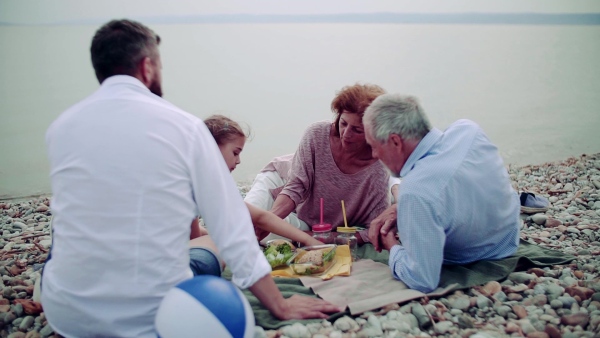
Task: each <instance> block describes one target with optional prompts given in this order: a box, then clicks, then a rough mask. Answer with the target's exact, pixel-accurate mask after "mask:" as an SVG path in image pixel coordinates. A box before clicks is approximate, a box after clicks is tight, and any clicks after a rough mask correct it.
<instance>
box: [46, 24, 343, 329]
mask: <svg viewBox="0 0 600 338" xmlns="http://www.w3.org/2000/svg"><path fill="white" fill-rule="evenodd" d="M159 42H160V38H159V37H158V36H157V35H156V34H155V33H154V32H152V31H151V30H150V29H148V28H147V27H145V26H144V25H142V24H139V23H137V22H133V21H129V20H118V21H116V20H115V21H111V22H109V23H107V24H105V25H104V26H102V27H101V28H100V29H99V30H98V31H97V32H96V34H95V36H94V38H93V40H92V46H91V54H92V63H93V66H94V69H95V71H96V77H97V78H98V80H99V82H100V83H101V86H100V88H99V89H98V90H97V91H96V92H95V93H93V94H92V95H91V96H89V97H88V98H86V99H84V100H83V101H81V102H79V103H78V104H76V105H75V106H73V107H71V108H69V109H68V110H67V111H65V112H64V113H63V114H61V115H60V116H59V117H58V119H57V120H56V121H54V122H53V123H52V125H51V126H50V127H49V129H48V131H47V134H46V143H47V149H48V157H49V161H50V170H51V173H50V176H51V183H52V192H53V196H52V204H51V205H52V212H53V215H54V218H53V231H54V237H53V247H52V251H51V258H50V259H49V260H48V262H47V263H46V266H45V268H44V272H43V277H42V304H43V306H44V310H45V313H46V316H47V318H48V321H49V322H50V324H51V325H52V327H53V328H54V329H55V331H56V332H58V333H59V334H61V335H63V336H65V337H97V336H103V337H105V336H106V337H156V332H155V330H154V325H153V324H154V317H155V314H156V310H157V308H158V306H159V304H160V302H161V299H162V297H163V296H164V295H165V294H166V292H167V291H168V290H169V289H171V288H172V287H173V286H174V285H176V284H178V283H179V282H181V281H183V280H185V279H188V278H190V277H192V272H191V270H190V268H189V265H188V263H189V256H188V241H189V239H190V225H191V223H192V221H193V220H194V219H195V218H196V217H197V215H198V214H202V216H203V218H204V219H205V221H206V224H207V226H208V228H209V230H210V233H211V236H212V238H213V239H214V241H215V243H216V246H217V248H218V250H219V252H220V255H221V257H222V258H223V259H224V261H225V262H226V263H227V265H228V266H229V267H230V268H231V270H232V272H233V279H232V280H233V282H234V283H235V284H237V285H238V286H239V287H241V288H249V289H250V291H252V292H253V293H254V294H255V295H256V296H257V298H258V299H260V301H261V302H262V303H263V304H264V305H265V306H266V307H267V308H268V309H269V310H270V311H271V312H272V313H273V314H274V315H275V316H276V317H278V318H280V319H293V318H296V319H300V318H325V317H327V315H326V313H328V312H335V311H339V310H340V309H338V308H337V307H335V306H333V305H331V304H329V303H327V302H325V301H323V300H320V299H316V298H308V297H300V296H294V297H291V298H288V299H284V298H283V296H282V295H281V293H280V292H279V290H278V289H277V286H276V285H275V283H274V282H273V279H272V278H271V275H270V271H271V270H270V267H269V264H268V263H267V261H266V259H265V257H264V255H263V254H262V252H261V251H260V248H259V247H258V244H257V242H256V238H255V236H254V232H253V227H252V222H251V220H250V216H249V213H248V209H247V208H246V207H245V205H244V202H243V200H242V197H241V196H240V194H239V192H238V190H237V187H236V185H235V182H234V181H233V179H232V177H231V175H230V174H229V171H228V169H227V167H226V165H225V163H224V161H223V157H222V155H221V154H220V152H219V149H218V147H217V145H216V143H215V141H214V139H213V137H212V136H211V135H210V133H209V131H208V129H207V128H206V126H205V125H204V123H203V122H202V121H201V120H200V119H198V118H196V117H194V116H193V115H190V114H188V113H186V112H184V111H182V110H180V109H178V108H177V107H175V106H174V105H172V104H170V103H169V102H167V101H165V100H163V99H162V98H161V97H160V96H161V95H162V88H161V61H160V55H159V52H158V44H159Z"/></svg>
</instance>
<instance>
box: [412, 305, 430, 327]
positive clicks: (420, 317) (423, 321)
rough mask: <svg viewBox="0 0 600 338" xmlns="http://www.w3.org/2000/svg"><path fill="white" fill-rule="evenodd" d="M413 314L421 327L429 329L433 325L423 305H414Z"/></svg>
mask: <svg viewBox="0 0 600 338" xmlns="http://www.w3.org/2000/svg"><path fill="white" fill-rule="evenodd" d="M412 314H413V315H414V316H415V317H417V321H418V322H419V327H421V328H427V327H428V326H429V325H431V319H430V318H429V315H427V312H425V308H423V305H421V304H418V303H417V304H414V305H413V307H412Z"/></svg>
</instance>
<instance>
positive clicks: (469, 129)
mask: <svg viewBox="0 0 600 338" xmlns="http://www.w3.org/2000/svg"><path fill="white" fill-rule="evenodd" d="M363 123H364V126H365V134H366V140H367V142H368V143H369V144H370V145H371V147H372V151H373V157H376V158H379V160H380V161H381V162H383V163H384V164H385V165H386V166H387V167H388V168H389V169H390V171H391V172H392V175H395V176H399V177H402V184H401V186H400V191H399V195H398V203H397V214H398V216H397V224H396V227H395V228H394V227H393V225H391V226H388V225H387V224H383V223H381V224H375V225H374V226H372V227H371V228H370V229H369V237H370V240H371V242H372V243H373V244H374V245H375V248H376V249H377V250H378V251H381V249H382V248H383V249H386V250H389V251H390V258H389V265H390V268H391V270H392V274H393V275H394V277H395V278H397V279H399V280H401V281H402V282H404V283H405V284H406V285H407V286H409V287H410V288H411V289H416V290H419V291H422V292H430V291H432V290H434V289H435V288H437V286H438V283H439V280H440V273H441V268H442V264H467V263H471V262H475V261H478V260H483V259H501V258H504V257H507V256H510V255H512V254H513V253H515V251H516V250H517V246H518V244H519V228H520V220H519V207H520V204H519V200H518V196H517V194H516V193H515V191H514V190H513V189H512V186H511V184H510V180H509V177H508V173H507V171H506V169H505V168H504V164H503V162H502V158H500V155H499V154H498V149H497V148H496V146H494V145H493V144H492V143H491V142H490V140H489V138H488V137H487V136H486V135H485V133H484V132H483V130H482V129H481V128H480V127H479V126H478V125H477V124H475V123H474V122H472V121H469V120H458V121H456V122H454V123H453V124H451V125H450V126H449V127H448V128H447V129H446V130H445V131H441V130H439V129H436V128H432V127H431V124H430V123H429V120H428V119H427V116H426V115H425V113H424V112H423V108H422V107H421V106H420V104H419V103H418V100H417V99H416V98H415V97H412V96H404V95H399V94H385V95H382V96H379V97H378V98H377V99H376V100H375V101H373V103H372V104H371V105H370V106H369V108H368V109H367V110H366V112H365V115H364V117H363ZM396 232H397V234H398V237H399V239H400V241H398V239H396V236H395V234H396ZM400 242H401V243H400Z"/></svg>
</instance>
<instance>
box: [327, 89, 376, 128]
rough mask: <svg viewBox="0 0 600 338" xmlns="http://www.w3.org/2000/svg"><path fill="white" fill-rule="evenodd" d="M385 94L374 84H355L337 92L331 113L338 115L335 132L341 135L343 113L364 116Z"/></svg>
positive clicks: (332, 102)
mask: <svg viewBox="0 0 600 338" xmlns="http://www.w3.org/2000/svg"><path fill="white" fill-rule="evenodd" d="M382 94H385V90H384V89H383V88H381V87H379V86H377V85H374V84H359V83H357V84H355V85H352V86H346V87H344V88H342V89H341V90H340V91H339V92H337V94H336V96H335V98H334V99H333V101H331V111H332V112H333V113H334V114H335V115H336V117H335V130H336V131H337V133H338V135H339V134H340V129H339V128H340V127H339V122H340V117H341V116H342V113H344V112H346V113H350V114H358V115H360V117H362V116H363V114H364V113H365V110H366V109H367V107H368V106H369V105H370V104H371V102H373V100H375V99H376V98H377V97H378V96H379V95H382Z"/></svg>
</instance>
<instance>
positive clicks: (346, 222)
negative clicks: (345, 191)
mask: <svg viewBox="0 0 600 338" xmlns="http://www.w3.org/2000/svg"><path fill="white" fill-rule="evenodd" d="M342 214H343V215H344V226H345V227H346V228H347V227H348V221H347V220H346V207H345V206H344V200H342Z"/></svg>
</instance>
